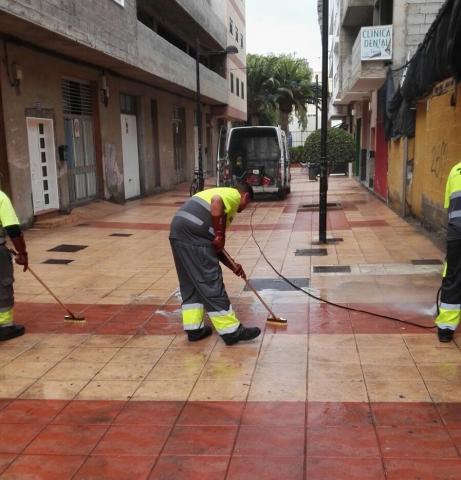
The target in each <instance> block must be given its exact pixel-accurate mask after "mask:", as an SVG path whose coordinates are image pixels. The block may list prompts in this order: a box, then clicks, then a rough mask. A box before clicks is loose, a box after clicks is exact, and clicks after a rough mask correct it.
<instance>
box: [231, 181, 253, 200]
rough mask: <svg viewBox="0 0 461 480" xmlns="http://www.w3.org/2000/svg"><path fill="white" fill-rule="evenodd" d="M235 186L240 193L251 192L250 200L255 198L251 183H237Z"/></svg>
mask: <svg viewBox="0 0 461 480" xmlns="http://www.w3.org/2000/svg"><path fill="white" fill-rule="evenodd" d="M235 188H236V189H237V190H238V191H239V192H240V193H249V194H250V200H253V197H254V192H253V188H252V187H251V185H248V183H237V185H235Z"/></svg>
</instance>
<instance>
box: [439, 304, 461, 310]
mask: <svg viewBox="0 0 461 480" xmlns="http://www.w3.org/2000/svg"><path fill="white" fill-rule="evenodd" d="M440 309H444V310H461V304H459V303H458V304H456V303H443V302H442V303H441V304H440Z"/></svg>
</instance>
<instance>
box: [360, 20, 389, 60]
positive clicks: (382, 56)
mask: <svg viewBox="0 0 461 480" xmlns="http://www.w3.org/2000/svg"><path fill="white" fill-rule="evenodd" d="M360 40H361V42H360V46H361V54H360V57H361V60H362V61H364V60H392V25H379V26H375V27H362V29H361V30H360Z"/></svg>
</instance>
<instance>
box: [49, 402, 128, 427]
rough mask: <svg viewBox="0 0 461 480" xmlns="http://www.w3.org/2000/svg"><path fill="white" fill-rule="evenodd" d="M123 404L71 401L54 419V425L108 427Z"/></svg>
mask: <svg viewBox="0 0 461 480" xmlns="http://www.w3.org/2000/svg"><path fill="white" fill-rule="evenodd" d="M124 406H125V402H121V401H116V400H111V401H104V400H102V401H86V400H73V401H71V402H69V403H68V404H67V405H66V407H65V408H64V409H63V410H62V411H61V412H60V413H59V414H58V415H57V416H56V417H55V418H54V420H53V422H52V423H54V424H63V425H69V424H72V425H73V424H80V425H108V424H110V423H112V422H113V421H114V419H115V417H116V416H117V415H118V414H119V412H120V411H121V410H122V408H123V407H124Z"/></svg>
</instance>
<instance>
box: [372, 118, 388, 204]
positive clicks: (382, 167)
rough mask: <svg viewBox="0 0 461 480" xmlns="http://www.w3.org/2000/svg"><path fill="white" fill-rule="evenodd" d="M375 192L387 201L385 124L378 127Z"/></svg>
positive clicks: (379, 123)
mask: <svg viewBox="0 0 461 480" xmlns="http://www.w3.org/2000/svg"><path fill="white" fill-rule="evenodd" d="M373 186H374V191H375V193H376V194H378V195H379V196H380V197H381V198H383V199H384V200H387V142H386V139H385V137H384V123H383V122H378V123H377V125H376V151H375V178H374V183H373Z"/></svg>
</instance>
